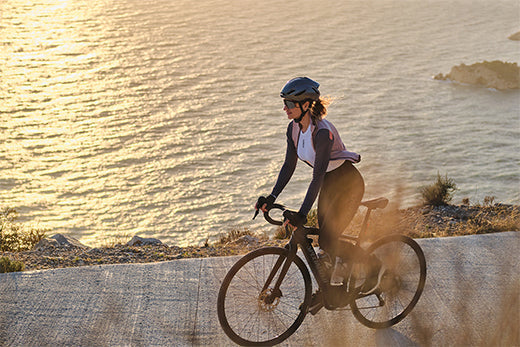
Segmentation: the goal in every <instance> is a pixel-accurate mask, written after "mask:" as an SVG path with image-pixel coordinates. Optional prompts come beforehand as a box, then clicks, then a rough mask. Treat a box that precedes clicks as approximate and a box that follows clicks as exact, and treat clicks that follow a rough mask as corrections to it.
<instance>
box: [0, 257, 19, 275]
mask: <svg viewBox="0 0 520 347" xmlns="http://www.w3.org/2000/svg"><path fill="white" fill-rule="evenodd" d="M23 270H25V265H24V263H22V262H21V261H16V260H11V259H9V258H7V257H2V258H0V273H5V272H18V271H23Z"/></svg>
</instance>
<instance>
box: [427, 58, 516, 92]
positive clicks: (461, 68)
mask: <svg viewBox="0 0 520 347" xmlns="http://www.w3.org/2000/svg"><path fill="white" fill-rule="evenodd" d="M434 79H436V80H446V79H449V80H452V81H455V82H459V83H465V84H472V85H478V86H483V87H486V88H494V89H498V90H506V89H520V69H519V67H518V64H517V63H507V62H501V61H498V60H495V61H492V62H488V61H484V62H482V63H475V64H472V65H466V64H461V65H458V66H454V67H452V68H451V71H450V73H449V74H447V75H443V74H437V75H436V76H435V77H434Z"/></svg>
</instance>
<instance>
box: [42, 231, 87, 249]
mask: <svg viewBox="0 0 520 347" xmlns="http://www.w3.org/2000/svg"><path fill="white" fill-rule="evenodd" d="M58 247H66V248H81V249H87V248H89V247H88V246H85V245H84V244H82V243H81V242H79V241H78V240H76V239H75V238H73V237H72V236H65V235H62V234H56V235H54V236H51V237H46V238H43V239H41V240H40V242H38V243H37V244H36V245H35V246H34V249H35V250H37V251H43V250H47V249H53V248H58Z"/></svg>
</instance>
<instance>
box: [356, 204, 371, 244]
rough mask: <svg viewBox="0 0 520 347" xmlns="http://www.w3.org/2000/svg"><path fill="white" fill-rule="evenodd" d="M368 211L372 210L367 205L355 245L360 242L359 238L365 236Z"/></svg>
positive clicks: (368, 216)
mask: <svg viewBox="0 0 520 347" xmlns="http://www.w3.org/2000/svg"><path fill="white" fill-rule="evenodd" d="M370 212H372V209H371V208H370V207H367V212H366V213H365V218H364V219H363V225H362V226H361V231H360V232H359V237H358V239H357V241H356V245H358V246H359V245H360V244H361V240H362V239H363V236H365V233H366V231H367V229H368V218H370Z"/></svg>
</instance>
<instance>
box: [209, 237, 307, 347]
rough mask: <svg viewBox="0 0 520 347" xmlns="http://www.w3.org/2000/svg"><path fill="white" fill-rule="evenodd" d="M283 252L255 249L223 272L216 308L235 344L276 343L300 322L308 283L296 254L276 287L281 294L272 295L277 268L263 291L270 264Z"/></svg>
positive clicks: (303, 312)
mask: <svg viewBox="0 0 520 347" xmlns="http://www.w3.org/2000/svg"><path fill="white" fill-rule="evenodd" d="M286 254H287V250H285V249H283V248H275V247H269V248H265V249H259V250H257V251H254V252H252V253H250V254H248V255H246V256H244V257H243V258H242V259H240V260H239V261H238V262H237V264H236V265H235V266H233V267H232V268H231V270H230V272H229V273H228V275H226V278H225V279H224V281H223V283H222V287H221V290H220V292H219V297H218V307H217V311H218V315H219V320H220V323H221V325H222V328H223V329H224V331H225V332H226V334H227V335H228V336H229V337H230V338H231V339H232V340H233V341H235V342H236V343H239V344H250V343H269V344H271V343H273V344H274V343H279V342H281V341H283V340H284V339H286V338H287V337H288V336H290V335H291V334H292V333H293V332H294V331H295V330H296V329H297V328H298V326H299V325H300V324H301V322H302V321H303V318H304V317H305V313H306V312H305V311H306V310H301V309H300V307H301V306H302V304H304V306H303V307H304V308H305V307H306V305H308V304H309V302H310V297H311V289H312V288H311V285H312V284H311V280H310V275H309V272H308V270H307V268H306V266H305V264H304V263H303V261H302V260H301V259H300V258H299V257H296V259H295V260H294V261H293V262H292V263H291V265H290V266H289V270H288V272H287V274H286V275H285V277H284V279H283V282H282V283H281V286H280V288H279V290H280V294H281V295H276V297H273V295H275V293H276V292H277V291H273V287H274V285H275V283H276V281H277V277H278V276H279V272H280V269H281V267H280V269H277V274H276V276H274V278H273V279H272V281H271V283H269V285H268V287H267V289H265V290H263V288H264V286H265V281H266V280H267V278H269V276H270V274H271V271H272V269H273V267H274V266H275V264H277V261H278V260H279V259H280V257H282V258H285V255H286ZM268 299H269V300H268Z"/></svg>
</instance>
